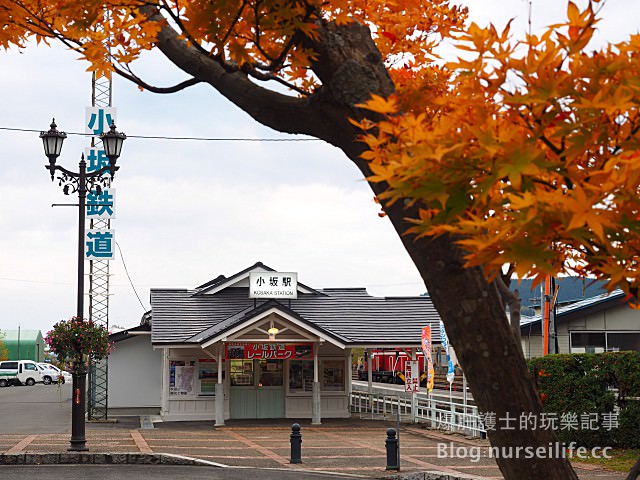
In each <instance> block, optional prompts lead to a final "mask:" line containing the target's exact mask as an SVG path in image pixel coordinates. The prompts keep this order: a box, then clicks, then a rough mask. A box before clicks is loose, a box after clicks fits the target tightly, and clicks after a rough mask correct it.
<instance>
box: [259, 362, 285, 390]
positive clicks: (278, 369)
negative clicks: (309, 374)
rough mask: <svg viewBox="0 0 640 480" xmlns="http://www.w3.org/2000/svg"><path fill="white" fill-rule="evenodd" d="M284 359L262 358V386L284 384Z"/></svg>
mask: <svg viewBox="0 0 640 480" xmlns="http://www.w3.org/2000/svg"><path fill="white" fill-rule="evenodd" d="M283 365H284V361H282V360H266V359H262V360H260V382H259V385H260V386H261V387H281V386H282V384H283V379H282V377H283V371H284V368H283Z"/></svg>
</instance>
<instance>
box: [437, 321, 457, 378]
mask: <svg viewBox="0 0 640 480" xmlns="http://www.w3.org/2000/svg"><path fill="white" fill-rule="evenodd" d="M440 342H442V347H443V348H444V351H445V353H446V354H447V382H449V384H451V383H453V379H454V378H455V366H454V364H453V359H452V358H451V353H450V350H451V345H449V337H448V336H447V332H446V330H445V329H444V323H442V320H440Z"/></svg>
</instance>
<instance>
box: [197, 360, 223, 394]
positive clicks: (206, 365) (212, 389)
mask: <svg viewBox="0 0 640 480" xmlns="http://www.w3.org/2000/svg"><path fill="white" fill-rule="evenodd" d="M216 383H218V362H214V361H202V360H200V361H199V362H198V394H199V395H215V393H216Z"/></svg>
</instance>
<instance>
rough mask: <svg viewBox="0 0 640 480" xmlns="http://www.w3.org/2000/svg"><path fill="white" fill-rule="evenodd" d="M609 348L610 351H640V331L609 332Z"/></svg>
mask: <svg viewBox="0 0 640 480" xmlns="http://www.w3.org/2000/svg"><path fill="white" fill-rule="evenodd" d="M607 350H609V351H610V352H623V351H625V350H636V351H640V333H637V332H625V333H607Z"/></svg>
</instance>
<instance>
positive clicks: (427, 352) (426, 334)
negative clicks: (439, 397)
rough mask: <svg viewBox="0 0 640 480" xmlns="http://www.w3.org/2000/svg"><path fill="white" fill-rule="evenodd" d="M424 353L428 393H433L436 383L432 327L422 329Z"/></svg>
mask: <svg viewBox="0 0 640 480" xmlns="http://www.w3.org/2000/svg"><path fill="white" fill-rule="evenodd" d="M422 352H423V353H424V359H425V368H426V369H427V392H429V393H431V390H433V385H434V383H435V370H434V369H433V356H432V355H431V326H427V327H422Z"/></svg>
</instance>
